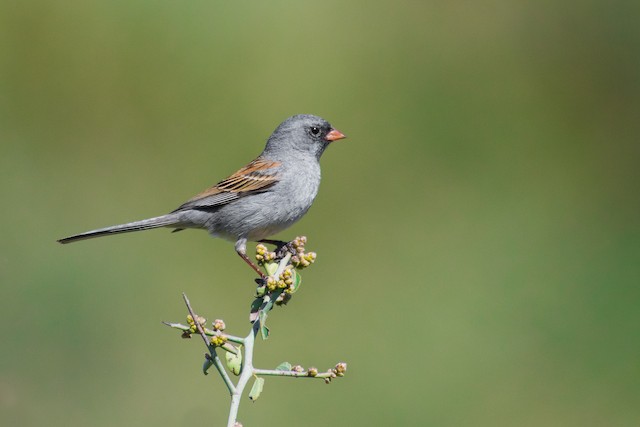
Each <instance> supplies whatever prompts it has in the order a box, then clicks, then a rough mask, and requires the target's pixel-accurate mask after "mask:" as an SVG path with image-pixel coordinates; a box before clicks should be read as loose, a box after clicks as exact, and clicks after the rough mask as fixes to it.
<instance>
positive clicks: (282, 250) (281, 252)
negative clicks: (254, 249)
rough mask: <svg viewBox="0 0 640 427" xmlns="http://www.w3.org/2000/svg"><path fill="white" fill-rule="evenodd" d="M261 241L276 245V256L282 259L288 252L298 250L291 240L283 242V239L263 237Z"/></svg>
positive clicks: (292, 252)
mask: <svg viewBox="0 0 640 427" xmlns="http://www.w3.org/2000/svg"><path fill="white" fill-rule="evenodd" d="M260 243H267V244H269V245H274V246H275V247H276V250H275V252H276V258H278V259H282V258H284V256H285V255H286V254H287V252H291V255H295V254H296V250H295V249H294V248H293V245H292V243H291V242H283V241H282V240H271V239H262V240H260Z"/></svg>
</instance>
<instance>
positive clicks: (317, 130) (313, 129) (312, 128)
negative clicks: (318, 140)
mask: <svg viewBox="0 0 640 427" xmlns="http://www.w3.org/2000/svg"><path fill="white" fill-rule="evenodd" d="M311 133H312V134H313V135H317V134H319V133H320V128H319V127H316V126H311Z"/></svg>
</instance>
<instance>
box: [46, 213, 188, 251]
mask: <svg viewBox="0 0 640 427" xmlns="http://www.w3.org/2000/svg"><path fill="white" fill-rule="evenodd" d="M179 224H180V223H179V221H178V216H177V215H174V214H168V215H162V216H158V217H155V218H149V219H143V220H142V221H135V222H129V223H127V224H120V225H113V226H111V227H105V228H99V229H97V230H91V231H87V232H84V233H80V234H76V235H74V236H69V237H65V238H64V239H60V240H58V243H62V244H65V243H71V242H77V241H79V240H85V239H93V238H94V237H102V236H110V235H112V234H120V233H129V232H132V231H142V230H150V229H152V228H159V227H168V226H171V225H176V226H179Z"/></svg>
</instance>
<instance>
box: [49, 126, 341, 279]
mask: <svg viewBox="0 0 640 427" xmlns="http://www.w3.org/2000/svg"><path fill="white" fill-rule="evenodd" d="M342 138H345V136H344V135H343V134H342V133H341V132H340V131H338V130H336V129H334V128H333V127H331V125H330V124H329V123H328V122H327V121H326V120H324V119H322V118H320V117H318V116H312V115H308V114H299V115H296V116H292V117H289V118H288V119H286V120H285V121H284V122H282V123H281V124H280V125H279V126H278V127H277V128H276V130H275V131H273V133H272V134H271V136H270V137H269V140H268V141H267V145H266V146H265V148H264V150H263V151H262V154H260V155H259V156H258V157H257V158H256V159H255V160H254V161H252V162H251V163H249V164H248V165H247V166H245V167H243V168H242V169H240V170H239V171H237V172H236V173H234V174H233V175H231V176H230V177H228V178H227V179H225V180H223V181H220V182H219V183H217V184H216V185H214V186H213V187H211V188H209V189H207V190H205V191H203V192H202V193H200V194H197V195H196V196H194V197H193V198H192V199H190V200H189V201H187V202H186V203H184V204H183V205H182V206H180V207H179V208H178V209H176V210H174V211H173V212H171V213H168V214H166V215H162V216H158V217H155V218H149V219H144V220H141V221H135V222H129V223H127V224H121V225H114V226H111V227H105V228H99V229H97V230H91V231H87V232H85V233H81V234H76V235H74V236H70V237H65V238H64V239H60V240H58V242H60V243H71V242H76V241H78V240H84V239H91V238H94V237H101V236H109V235H112V234H119V233H128V232H131V231H141V230H149V229H152V228H159V227H168V228H173V229H174V230H173V231H180V230H183V229H185V228H201V229H205V230H207V231H208V232H209V233H210V234H211V235H212V236H214V237H222V238H224V239H227V240H231V241H235V249H236V252H237V253H238V255H240V256H241V257H242V259H243V260H244V261H245V262H246V263H247V264H249V265H250V266H251V268H253V269H254V270H255V272H256V273H258V274H259V275H260V277H262V278H264V277H265V276H264V273H262V272H261V271H260V269H259V268H258V266H256V265H255V264H254V263H253V262H251V260H250V259H249V257H247V241H248V240H251V241H263V242H266V243H273V244H276V245H279V244H282V242H279V241H277V240H265V239H266V238H267V237H269V236H271V235H273V234H276V233H278V232H280V231H282V230H284V229H286V228H287V227H289V226H291V225H292V224H293V223H295V222H296V221H298V220H299V219H300V218H302V216H303V215H304V214H305V213H307V211H308V210H309V208H310V207H311V204H312V203H313V200H314V199H315V197H316V194H318V188H319V186H320V163H319V161H320V157H321V156H322V153H323V152H324V150H325V149H326V148H327V146H328V145H329V144H330V143H331V142H333V141H337V140H339V139H342Z"/></svg>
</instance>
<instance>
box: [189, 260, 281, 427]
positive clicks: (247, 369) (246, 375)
mask: <svg viewBox="0 0 640 427" xmlns="http://www.w3.org/2000/svg"><path fill="white" fill-rule="evenodd" d="M290 259H291V254H290V253H288V254H287V255H286V256H285V257H284V258H283V259H282V260H281V261H280V264H278V269H277V270H276V272H275V273H273V276H274V277H276V278H277V277H280V274H282V272H283V271H284V269H285V268H286V267H287V265H288V264H289V260H290ZM272 307H273V304H267V306H265V307H264V308H263V310H266V311H269V310H271V308H272ZM196 324H197V322H196ZM261 326H262V325H260V317H259V316H258V318H257V319H256V320H255V321H254V322H253V323H252V324H251V331H250V332H249V335H247V336H246V338H245V339H244V361H243V363H242V372H241V373H240V378H239V379H238V383H237V384H236V386H235V390H234V391H233V392H232V393H231V406H230V408H229V420H228V422H227V427H234V426H235V425H236V420H237V419H238V409H240V399H241V398H242V393H243V392H244V389H245V387H246V386H247V384H248V383H249V380H250V379H251V377H253V375H254V373H255V369H254V367H253V348H254V344H255V340H256V335H257V334H258V333H259V332H260V328H261Z"/></svg>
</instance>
